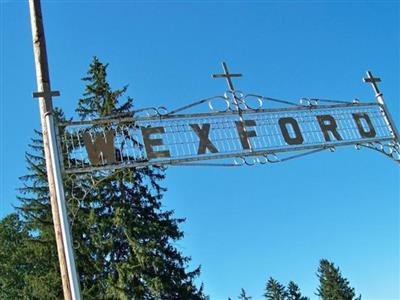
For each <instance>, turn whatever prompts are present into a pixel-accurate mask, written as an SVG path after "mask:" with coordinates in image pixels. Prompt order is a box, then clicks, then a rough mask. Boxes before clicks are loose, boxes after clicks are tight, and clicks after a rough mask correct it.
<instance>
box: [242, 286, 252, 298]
mask: <svg viewBox="0 0 400 300" xmlns="http://www.w3.org/2000/svg"><path fill="white" fill-rule="evenodd" d="M239 299H240V300H251V299H252V297H250V296H247V294H246V291H245V290H244V289H243V288H242V289H241V291H240V295H239Z"/></svg>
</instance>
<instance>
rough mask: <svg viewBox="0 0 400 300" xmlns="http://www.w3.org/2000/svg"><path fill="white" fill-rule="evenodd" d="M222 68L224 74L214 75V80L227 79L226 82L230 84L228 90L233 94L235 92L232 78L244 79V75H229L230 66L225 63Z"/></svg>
mask: <svg viewBox="0 0 400 300" xmlns="http://www.w3.org/2000/svg"><path fill="white" fill-rule="evenodd" d="M222 68H223V69H224V74H213V75H212V78H226V82H227V83H228V88H229V90H230V91H231V92H234V91H235V88H234V87H233V82H232V79H231V78H232V77H242V74H238V73H237V74H231V73H229V70H228V66H227V65H226V63H225V62H223V63H222Z"/></svg>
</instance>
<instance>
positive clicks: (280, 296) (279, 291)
mask: <svg viewBox="0 0 400 300" xmlns="http://www.w3.org/2000/svg"><path fill="white" fill-rule="evenodd" d="M264 297H265V299H267V300H285V298H286V289H285V286H284V285H282V284H281V283H279V282H278V281H277V280H275V279H274V278H272V277H270V278H269V279H268V281H267V284H266V286H265V294H264Z"/></svg>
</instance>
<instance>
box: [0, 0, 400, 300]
mask: <svg viewBox="0 0 400 300" xmlns="http://www.w3.org/2000/svg"><path fill="white" fill-rule="evenodd" d="M42 6H43V13H44V21H45V30H46V38H47V45H48V56H49V63H50V73H51V80H52V86H53V89H57V90H60V91H61V97H57V98H55V100H54V101H55V105H57V106H60V107H62V108H63V109H64V111H65V112H66V114H67V115H68V116H71V117H76V115H75V114H74V107H75V105H76V104H77V100H78V99H79V97H80V95H81V94H82V92H83V90H84V85H83V82H82V81H81V80H80V78H82V77H83V76H84V75H85V72H86V71H87V68H88V65H89V63H90V61H91V58H92V57H93V56H94V55H96V56H98V57H99V58H100V59H101V60H102V61H104V62H108V63H110V66H109V79H110V81H111V84H112V86H113V87H114V88H118V87H121V86H123V85H125V84H129V90H128V94H129V95H130V96H132V97H133V98H134V99H135V105H136V107H137V108H140V107H145V106H153V105H154V106H157V105H164V106H167V107H168V108H171V109H172V108H175V107H179V106H181V105H184V104H187V103H190V102H192V101H194V100H197V99H202V98H205V97H209V96H214V95H220V94H222V93H223V92H224V91H225V90H226V84H225V82H223V81H222V80H216V79H212V78H211V77H210V75H211V74H212V73H216V72H220V71H221V66H220V63H221V61H227V62H228V64H229V67H230V70H231V71H232V72H241V73H242V74H243V75H244V76H243V77H242V78H240V79H237V80H236V81H235V84H236V86H237V88H238V89H240V90H242V91H245V92H248V93H250V92H252V93H258V94H262V95H266V96H271V97H277V98H283V99H293V100H297V99H299V98H301V97H319V98H331V99H343V100H346V99H354V98H359V99H361V100H364V101H373V100H374V99H373V92H372V90H371V88H370V86H368V85H366V84H364V83H362V81H361V78H362V77H363V76H364V74H365V71H366V70H368V69H371V70H372V71H373V72H374V73H375V74H376V75H378V76H380V77H381V78H382V80H383V82H382V84H381V88H382V91H383V93H384V97H385V100H386V103H387V105H388V107H389V109H390V111H391V112H392V114H393V117H394V119H395V121H396V123H397V125H398V127H399V126H400V112H399V101H400V99H399V95H400V90H399V80H400V76H399V70H400V60H399V49H400V47H399V46H400V45H399V41H400V38H399V36H400V32H399V28H400V26H399V25H400V24H399V20H400V4H399V2H398V1H346V2H344V1H337V2H335V1H310V2H306V1H283V2H277V1H265V2H263V1H252V2H237V1H231V2H228V1H218V2H211V1H206V2H197V1H190V2H182V1H173V2H161V1H150V2H143V1H142V2H134V1H115V2H114V1H44V2H43V4H42ZM0 58H1V86H0V87H1V103H0V105H1V106H0V113H1V126H0V127H1V131H0V134H1V136H0V141H1V148H0V149H1V155H0V156H1V157H0V159H1V162H0V165H1V172H0V174H1V185H0V189H1V190H0V205H1V206H0V217H3V216H5V215H6V214H8V213H10V212H12V211H13V208H12V205H16V204H17V202H16V188H17V187H19V186H20V185H21V184H20V182H19V180H18V176H21V175H23V174H25V163H24V152H25V151H26V150H27V144H28V143H29V139H30V137H31V136H32V131H33V129H34V128H37V129H38V128H40V123H39V112H38V105H37V100H34V99H32V98H31V93H32V91H34V90H35V88H36V81H35V73H34V63H33V52H32V41H31V31H30V20H29V9H28V4H27V1H4V0H1V55H0ZM399 179H400V178H399V167H398V165H396V164H395V163H394V162H393V161H391V160H389V159H388V158H386V157H385V156H383V155H380V154H378V153H375V152H372V151H367V150H361V151H356V150H354V149H353V148H352V147H349V148H339V149H337V150H336V152H334V153H330V152H326V153H320V154H316V155H313V156H310V157H307V158H303V159H299V160H294V161H290V162H286V163H282V164H273V165H267V166H255V167H241V168H209V167H208V168H206V167H196V168H193V167H170V168H169V169H168V170H167V179H166V180H165V182H164V185H165V186H166V187H167V188H168V191H167V192H166V194H165V197H164V200H163V201H164V206H165V208H166V209H174V210H175V211H176V216H179V217H186V218H187V221H186V223H185V224H184V225H183V227H182V228H183V230H184V231H185V238H184V239H183V240H182V241H180V242H179V243H178V247H179V248H180V249H181V250H182V251H183V252H184V253H185V254H186V255H189V256H192V258H193V260H192V266H197V265H199V264H201V265H202V275H201V277H200V279H199V282H204V284H205V291H206V293H208V294H209V295H210V296H211V299H227V298H228V297H229V296H230V297H232V298H237V295H239V292H240V288H242V287H243V288H245V289H246V290H247V291H248V293H249V294H250V295H251V296H253V297H254V299H260V298H261V295H262V293H263V289H264V285H265V281H266V280H267V278H268V277H270V276H272V277H274V278H276V279H277V280H279V281H281V282H282V283H287V282H288V281H289V280H294V281H296V282H297V283H298V284H299V286H300V287H301V289H302V291H303V292H304V294H306V295H308V296H309V297H311V298H313V299H316V296H315V295H314V293H315V292H316V288H317V285H318V282H317V278H316V276H315V272H316V269H317V266H318V261H319V259H321V258H327V259H329V260H332V261H333V262H335V263H336V264H337V265H339V266H340V268H341V269H342V271H343V273H344V275H345V276H346V277H348V278H349V280H350V282H351V284H352V285H353V286H354V287H355V288H356V291H357V293H361V294H362V295H363V299H385V300H389V299H399V298H400V292H399V281H400V274H399V273H400V270H399V264H400V261H399V251H400V248H399V234H400V229H399V222H400V213H399V198H400V196H399Z"/></svg>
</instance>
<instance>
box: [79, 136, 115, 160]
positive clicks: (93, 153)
mask: <svg viewBox="0 0 400 300" xmlns="http://www.w3.org/2000/svg"><path fill="white" fill-rule="evenodd" d="M82 138H83V142H84V144H85V147H86V151H87V153H88V156H89V160H90V163H91V164H92V165H93V166H98V165H103V164H114V163H116V162H117V159H116V155H115V148H114V138H115V132H114V131H113V130H107V131H105V132H103V133H96V134H94V137H93V140H92V138H91V136H90V134H89V133H88V132H85V133H84V134H83V135H82Z"/></svg>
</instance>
